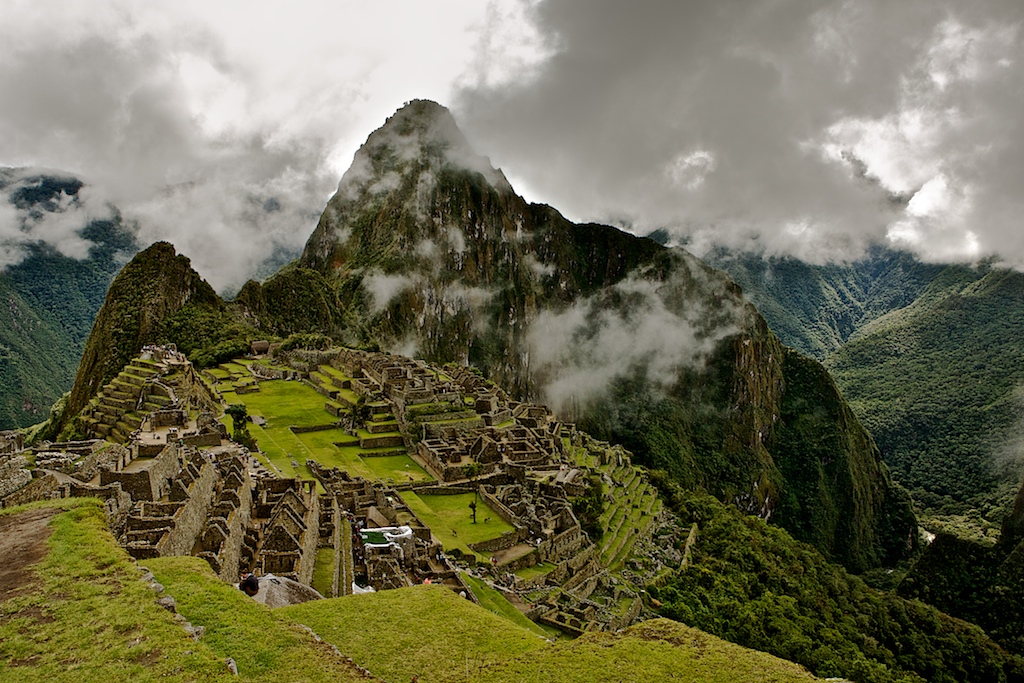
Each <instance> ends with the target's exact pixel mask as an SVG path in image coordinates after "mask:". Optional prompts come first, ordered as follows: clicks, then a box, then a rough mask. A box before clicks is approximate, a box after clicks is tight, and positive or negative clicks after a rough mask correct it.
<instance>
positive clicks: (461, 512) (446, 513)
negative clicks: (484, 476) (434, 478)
mask: <svg viewBox="0 0 1024 683" xmlns="http://www.w3.org/2000/svg"><path fill="white" fill-rule="evenodd" d="M402 499H403V500H405V502H406V503H407V504H408V505H409V507H410V508H412V511H413V512H415V513H416V516H417V517H419V518H420V519H421V520H423V523H424V524H426V525H427V526H428V527H430V530H431V531H432V532H433V534H434V536H436V537H437V539H438V540H439V541H441V544H442V545H443V546H444V547H445V548H446V549H452V548H458V549H459V550H461V551H462V552H464V553H473V554H474V555H476V556H477V557H478V559H483V560H487V559H489V558H490V553H479V552H477V551H475V550H472V549H471V548H470V547H469V544H470V543H479V542H480V541H486V540H488V539H491V538H497V537H498V536H500V535H501V534H503V533H504V532H506V531H511V530H512V529H513V527H512V525H510V524H509V523H508V522H506V521H505V520H503V519H502V518H501V517H499V516H498V515H497V513H495V512H494V511H493V510H491V508H489V507H488V506H487V504H486V503H484V501H483V499H482V498H481V499H478V500H477V499H476V495H475V494H473V493H463V494H459V495H455V496H435V495H419V494H416V493H413V492H412V491H403V492H402ZM473 500H477V506H478V507H477V512H476V518H477V523H476V524H473V518H472V516H471V514H470V510H469V504H470V502H471V501H473ZM487 518H490V521H487V522H485V521H484V520H485V519H487ZM452 530H455V531H456V532H457V534H452Z"/></svg>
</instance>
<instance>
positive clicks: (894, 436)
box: [827, 267, 1024, 508]
mask: <svg viewBox="0 0 1024 683" xmlns="http://www.w3.org/2000/svg"><path fill="white" fill-rule="evenodd" d="M1021 329H1024V274H1021V273H1016V272H1011V271H1005V270H993V271H987V272H986V271H973V270H970V269H967V268H962V267H950V268H947V269H945V270H943V271H942V272H941V273H940V274H939V276H937V277H936V278H935V279H934V280H933V281H932V282H931V283H930V284H929V286H928V287H927V288H926V289H925V291H924V292H923V293H922V295H921V296H919V297H918V298H917V299H916V300H915V301H914V303H913V304H911V305H910V306H907V307H905V308H902V309H899V310H897V311H893V312H892V313H889V314H887V315H885V316H883V317H881V318H879V319H877V320H875V321H874V322H873V323H871V324H870V325H868V326H866V327H865V328H864V329H863V330H862V331H861V332H860V333H858V334H857V335H856V336H855V337H854V338H852V339H851V340H850V341H849V343H847V344H846V345H845V346H844V347H843V348H842V349H840V350H839V351H837V352H836V353H835V354H834V355H833V356H831V357H830V358H829V359H828V362H827V365H828V366H829V368H830V369H831V370H832V372H833V373H834V374H835V376H836V381H837V382H838V383H839V384H840V386H841V387H842V388H843V391H844V393H845V394H846V395H847V397H848V398H849V400H850V404H851V406H852V407H853V408H854V410H855V411H857V412H858V413H859V414H860V415H861V417H862V418H863V419H864V421H865V424H866V425H867V426H868V428H869V429H870V430H871V432H872V434H874V435H875V438H876V439H878V442H879V444H880V445H881V447H882V449H883V452H884V456H885V459H886V461H887V462H888V463H889V464H890V465H891V466H892V467H893V469H894V470H895V471H896V472H897V473H898V476H899V479H900V481H901V482H903V483H904V484H905V485H906V486H907V487H908V488H910V489H911V491H912V492H913V494H914V496H915V497H916V498H918V499H919V500H921V502H922V503H924V504H925V505H927V506H931V507H938V506H940V505H944V504H948V503H961V504H963V503H968V504H971V505H978V506H984V507H985V508H987V507H988V506H991V505H993V504H995V503H996V502H998V501H999V500H1002V499H1006V498H1008V497H1009V496H1012V493H1013V491H1014V490H1015V489H1016V486H1017V484H1018V483H1019V477H1020V473H1021V470H1020V463H1019V462H1018V461H1017V454H1016V446H1015V444H1016V442H1017V438H1016V431H1017V428H1016V427H1017V424H1018V422H1019V420H1020V403H1019V398H1018V393H1017V392H1018V387H1019V386H1020V385H1021V384H1022V383H1024V366H1022V365H1021V363H1020V352H1021V346H1020V330H1021ZM1001 468H1006V469H1001Z"/></svg>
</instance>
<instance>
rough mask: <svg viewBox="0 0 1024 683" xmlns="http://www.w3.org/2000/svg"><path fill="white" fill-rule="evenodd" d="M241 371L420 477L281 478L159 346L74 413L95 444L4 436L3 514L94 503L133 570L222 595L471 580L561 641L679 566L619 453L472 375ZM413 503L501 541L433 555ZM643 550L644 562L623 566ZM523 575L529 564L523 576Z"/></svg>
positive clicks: (378, 357) (311, 363) (341, 367)
mask: <svg viewBox="0 0 1024 683" xmlns="http://www.w3.org/2000/svg"><path fill="white" fill-rule="evenodd" d="M254 350H255V345H254ZM259 350H260V351H261V352H263V353H266V352H267V351H268V350H270V351H272V350H273V348H272V347H269V346H265V345H262V344H261V345H260V347H259ZM247 368H248V370H249V373H250V374H251V377H249V378H246V379H245V381H244V382H241V383H239V384H238V393H243V392H250V391H258V390H259V383H260V382H264V381H273V380H285V381H287V380H292V381H301V382H303V383H306V384H308V385H309V386H310V387H312V388H314V389H315V390H316V391H318V392H320V394H321V395H322V396H323V397H324V402H325V405H324V409H325V410H326V411H327V412H328V413H330V414H331V415H332V416H333V417H334V418H336V420H335V421H334V422H332V423H331V424H330V425H326V427H329V428H341V429H344V430H345V431H346V433H348V434H350V435H352V436H353V438H355V436H356V435H358V439H359V447H360V448H364V449H373V452H374V454H376V455H388V454H392V453H395V454H403V455H406V454H407V455H408V456H409V457H411V458H413V460H414V461H415V462H416V463H418V464H419V465H420V466H422V467H423V469H424V470H425V471H426V472H427V473H429V475H430V476H431V478H432V479H433V480H432V481H401V482H396V481H394V480H369V479H366V478H363V477H358V476H352V475H350V474H349V473H348V472H346V471H343V470H340V469H338V468H332V467H325V466H323V465H321V464H320V463H317V462H316V461H314V460H309V461H307V462H306V463H305V464H306V466H307V467H308V470H309V472H311V473H312V475H313V477H314V479H312V480H302V479H294V478H291V479H289V478H282V477H279V476H277V474H276V473H275V472H274V471H273V470H272V467H268V465H269V464H270V463H269V461H268V460H267V459H266V458H264V457H263V456H262V454H260V453H258V452H249V451H248V450H247V449H246V448H245V447H243V446H241V445H239V444H237V443H234V442H232V441H230V440H229V439H228V430H227V428H226V427H225V425H224V424H223V423H222V422H221V420H224V421H227V420H226V419H225V418H219V416H221V415H223V412H224V409H225V406H224V405H223V401H222V400H221V396H220V395H219V392H218V391H217V389H216V388H215V386H214V382H213V381H211V380H212V379H213V377H212V375H211V376H204V374H208V373H200V372H197V371H196V370H195V369H194V368H193V367H192V365H191V363H190V362H189V361H188V360H187V359H186V358H185V357H184V356H182V355H181V354H179V353H178V352H177V351H176V350H175V349H173V348H165V347H156V346H153V347H146V348H145V349H143V350H142V352H141V354H140V355H139V357H138V358H136V359H135V360H133V361H132V362H131V363H130V364H129V365H128V366H127V367H126V368H124V370H123V371H122V372H121V373H120V374H119V375H118V376H117V377H116V378H114V380H112V381H111V382H110V383H109V384H107V385H106V386H105V387H104V388H103V390H102V391H101V392H100V394H99V395H97V396H96V397H95V398H94V399H93V401H92V402H91V403H90V404H89V406H88V407H87V408H86V409H85V410H83V411H82V413H81V414H80V416H79V417H78V423H77V424H78V427H79V429H80V432H81V433H83V435H85V436H87V437H89V438H87V439H84V440H80V441H75V442H65V443H44V444H40V445H36V446H33V447H32V448H25V445H24V443H22V441H21V439H20V434H18V433H13V432H10V433H0V500H2V502H3V504H4V505H12V504H17V503H20V502H25V501H28V500H36V499H40V498H53V497H67V496H96V497H99V498H101V499H103V500H104V501H105V502H106V507H107V516H108V520H109V522H110V525H111V528H112V530H113V531H114V533H115V534H116V535H117V536H118V537H119V539H120V542H121V544H122V545H123V546H124V548H125V549H126V550H127V551H128V552H129V553H130V554H131V555H132V556H133V557H135V558H137V559H140V560H143V559H145V558H149V557H155V556H163V555H189V554H191V555H196V556H198V557H201V558H203V559H205V560H206V561H207V562H208V563H209V565H210V567H211V568H212V569H213V571H214V572H215V573H216V574H217V575H218V576H220V577H221V578H222V579H224V580H225V581H237V578H238V575H239V572H241V571H254V572H256V573H257V574H258V575H267V574H273V575H275V576H281V577H287V578H289V579H292V580H294V581H297V582H299V583H301V584H305V585H310V584H311V583H312V582H313V575H314V569H315V567H316V566H317V563H318V562H321V563H325V564H323V566H324V567H327V568H328V569H329V570H330V573H329V575H328V576H329V579H328V581H327V582H326V583H321V584H320V586H321V591H322V592H323V593H324V594H325V596H326V597H331V596H342V595H347V594H350V593H353V592H360V591H368V590H387V589H392V588H400V587H404V586H410V585H414V584H417V583H424V582H430V583H440V584H444V585H446V586H449V587H451V588H452V590H454V591H456V592H458V593H460V594H463V595H465V596H466V597H467V598H469V599H473V600H475V599H476V598H475V596H474V592H473V590H472V588H471V585H470V582H469V581H467V579H466V576H467V572H468V573H470V575H472V576H474V577H476V578H477V579H479V580H484V581H486V582H487V583H488V584H490V585H492V586H493V587H495V588H497V589H498V590H500V591H502V592H503V593H504V594H505V595H506V596H507V597H509V599H510V600H512V601H513V603H515V604H518V605H520V606H521V609H522V610H523V611H524V612H525V613H526V614H527V615H528V616H529V617H530V618H532V619H534V620H535V621H538V622H540V623H545V624H548V625H551V626H554V627H556V628H558V629H560V630H562V631H565V632H567V633H570V634H579V633H583V632H584V631H587V630H600V629H617V628H621V627H624V626H626V625H628V624H630V623H632V622H634V621H636V620H637V619H638V618H640V617H641V616H642V612H643V601H642V600H641V596H640V592H641V591H640V590H639V588H640V586H642V585H643V583H644V582H645V581H647V580H649V579H650V578H652V577H653V576H654V575H655V574H656V573H657V572H658V571H659V570H660V569H661V568H662V567H663V566H664V565H665V564H673V563H678V561H679V557H678V556H677V555H678V553H677V552H676V551H675V550H674V549H673V548H674V547H675V545H677V544H676V543H675V540H676V539H670V538H662V539H660V542H655V540H654V535H655V534H659V533H660V534H663V533H667V531H665V530H666V529H668V528H670V525H666V524H665V523H664V522H665V518H664V515H665V514H666V513H664V512H662V511H661V507H660V502H658V500H657V497H656V495H655V494H654V492H653V489H652V488H651V487H650V486H649V484H647V482H646V478H645V475H644V474H643V473H642V471H641V470H639V469H638V468H635V467H633V466H632V464H631V463H630V461H629V455H628V453H626V452H625V451H623V450H622V449H621V448H618V447H611V446H609V445H608V444H605V443H601V442H598V441H595V440H593V439H591V438H590V437H589V436H587V435H586V434H583V433H581V432H579V431H578V430H576V429H575V427H574V426H573V425H571V424H566V423H563V422H560V421H559V420H557V419H556V418H555V417H554V416H553V415H552V413H551V412H550V411H549V410H548V409H547V408H545V407H543V406H539V405H534V404H528V403H522V402H519V401H515V400H513V399H511V398H509V397H508V396H507V395H506V394H505V392H503V391H502V390H501V389H499V388H498V387H496V386H495V385H493V384H492V383H490V382H488V381H487V380H485V379H483V378H482V377H480V376H479V375H478V374H476V373H475V372H474V371H472V370H470V369H467V368H462V367H445V368H443V369H438V368H432V367H430V366H428V365H426V364H425V363H423V362H420V361H415V360H411V359H408V358H404V357H401V356H393V355H390V354H385V353H371V352H365V351H358V350H353V349H344V348H332V349H329V350H327V351H309V350H297V351H292V352H288V353H278V354H277V355H276V356H275V357H274V359H273V362H252V363H249V364H248V365H247ZM256 419H259V418H256ZM292 429H293V430H296V429H299V428H296V427H293V428H292ZM592 487H602V488H603V489H604V490H605V493H604V501H605V505H606V508H607V512H606V515H605V517H606V519H604V518H603V522H604V524H605V535H604V537H603V538H602V539H601V542H600V543H598V542H596V540H597V539H592V538H590V536H589V535H588V534H587V533H586V532H584V531H583V528H582V526H581V521H580V520H579V519H578V518H577V514H576V512H575V511H574V506H573V503H574V501H576V500H578V499H579V498H580V497H581V496H584V495H586V494H587V493H588V491H589V490H590V489H591V488H592ZM407 492H409V493H414V494H417V495H429V496H438V495H442V496H443V495H459V494H470V495H472V496H473V500H474V501H477V502H474V503H473V506H472V507H473V510H472V513H473V515H474V518H473V519H474V522H475V521H476V518H475V515H476V513H477V509H478V507H477V506H479V510H481V511H482V513H483V514H486V515H488V519H490V516H497V517H499V518H500V519H501V520H503V521H504V522H505V523H506V524H507V525H508V526H509V527H511V530H510V531H505V532H504V533H501V534H500V535H499V536H497V537H495V538H490V539H488V540H485V541H483V542H477V543H474V544H470V545H469V548H470V549H471V550H472V551H473V552H472V553H466V552H465V551H464V550H459V549H457V548H448V549H446V548H445V547H444V544H443V543H442V542H441V540H439V539H438V537H437V534H436V533H434V532H433V531H432V530H431V529H430V527H429V526H428V525H427V524H425V523H424V522H423V521H422V520H421V519H420V518H419V517H418V516H417V514H416V513H415V512H414V511H413V509H412V508H411V507H409V505H407V504H406V501H405V500H404V499H403V495H404V494H406V493H407ZM484 511H485V512H484ZM503 528H504V527H503ZM452 533H454V531H453V532H452ZM464 547H465V546H464ZM641 549H643V552H642V555H643V558H644V561H643V562H640V561H637V560H631V559H630V558H631V557H634V556H637V555H638V553H639V551H640V550H641ZM483 557H489V558H490V561H489V562H487V561H484V560H483V559H482V558H483ZM530 568H540V569H538V570H537V571H535V572H534V573H529V572H526V573H525V574H524V571H523V570H529V569H530ZM612 569H616V570H618V571H616V572H614V573H613V572H612V571H611V570H612ZM631 577H632V578H633V579H635V580H632V581H631V580H630V578H631ZM327 586H329V588H327ZM311 593H313V591H311Z"/></svg>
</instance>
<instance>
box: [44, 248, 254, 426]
mask: <svg viewBox="0 0 1024 683" xmlns="http://www.w3.org/2000/svg"><path fill="white" fill-rule="evenodd" d="M255 335H256V333H255V331H253V330H252V329H251V328H249V327H248V326H247V325H245V324H244V323H241V322H239V321H238V320H237V319H236V318H235V317H234V316H232V315H231V313H230V312H229V311H228V308H227V305H226V304H225V303H224V302H223V301H222V300H221V299H220V297H219V296H217V293H216V292H214V291H213V288H212V287H210V285H209V284H208V283H207V282H206V281H205V280H203V279H202V278H201V277H200V276H199V274H198V273H196V272H195V271H194V270H193V269H192V266H191V263H190V262H189V260H188V258H186V257H185V256H181V255H178V254H176V253H175V251H174V247H173V246H171V245H170V244H168V243H166V242H157V243H156V244H154V245H152V246H150V247H148V248H147V249H145V250H144V251H142V252H140V253H139V254H137V255H136V256H135V258H133V259H132V260H131V262H130V263H128V265H126V266H125V267H124V268H123V269H122V270H121V272H120V273H118V275H117V277H116V278H115V279H114V281H113V282H112V283H111V285H110V289H109V290H108V291H107V297H106V299H105V300H104V302H103V306H102V307H101V308H100V311H99V313H98V314H97V316H96V322H95V323H94V325H93V328H92V331H91V332H90V333H89V338H88V340H87V341H86V344H85V351H84V352H83V354H82V362H81V365H80V366H79V368H78V374H77V376H76V377H75V384H74V387H73V388H72V390H71V396H70V397H69V398H68V402H67V408H66V411H65V415H64V417H63V420H62V421H61V422H59V423H58V424H56V425H54V428H55V431H59V429H60V428H61V427H63V424H64V423H67V422H68V421H70V419H71V418H72V417H74V416H75V415H76V414H77V413H78V411H80V410H81V409H82V407H83V406H85V404H86V403H87V402H88V400H89V398H91V397H92V396H94V395H95V394H96V393H97V392H98V391H99V389H100V388H101V387H102V386H103V385H104V384H105V383H106V382H108V381H109V380H110V378H112V377H113V376H114V375H116V374H117V373H118V372H119V371H120V370H121V368H123V367H124V366H125V365H126V364H127V363H128V361H129V360H131V358H132V357H134V356H135V355H136V354H137V353H138V352H139V349H141V348H142V347H143V346H145V345H146V344H162V343H174V344H177V345H178V348H179V350H180V351H182V352H183V353H186V354H188V355H189V356H190V357H191V358H192V360H193V361H194V362H196V363H197V364H198V365H199V366H200V367H202V366H204V365H208V364H212V363H216V362H219V361H221V360H224V359H226V358H229V357H232V356H236V355H238V354H239V353H241V352H243V351H245V350H246V349H247V348H248V345H249V343H250V342H251V341H252V340H253V338H254V337H255Z"/></svg>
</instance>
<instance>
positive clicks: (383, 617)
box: [275, 586, 548, 683]
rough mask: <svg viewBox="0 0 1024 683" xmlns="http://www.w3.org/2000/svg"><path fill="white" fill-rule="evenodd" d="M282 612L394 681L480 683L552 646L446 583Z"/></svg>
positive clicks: (345, 654)
mask: <svg viewBox="0 0 1024 683" xmlns="http://www.w3.org/2000/svg"><path fill="white" fill-rule="evenodd" d="M275 612H277V613H279V614H281V615H282V616H285V617H287V618H290V619H293V620H294V621H297V622H299V623H301V624H306V625H307V626H309V627H310V628H312V629H313V631H314V632H316V634H317V635H319V636H320V637H321V638H323V639H324V640H325V641H327V642H328V643H331V644H333V645H335V646H337V648H338V650H339V651H340V652H341V653H342V655H344V656H345V657H351V658H352V659H353V661H355V662H356V663H358V664H360V665H362V666H365V667H366V668H368V669H369V670H370V671H372V672H373V673H374V674H375V675H376V676H379V677H380V678H381V679H383V680H385V681H393V682H394V683H406V681H408V680H410V679H411V678H412V677H413V676H414V675H417V676H419V678H420V680H421V681H422V682H423V683H441V682H449V683H463V682H464V681H467V680H470V681H477V680H479V676H480V672H481V671H482V670H485V669H487V668H488V667H491V666H495V665H497V664H499V663H500V662H503V661H506V660H508V659H509V658H511V657H516V656H518V655H522V654H525V653H528V652H531V651H536V650H538V649H540V648H544V647H547V646H548V644H547V643H545V642H544V640H543V639H541V638H539V637H537V635H536V634H535V633H533V632H531V631H528V630H527V629H525V628H520V627H519V626H516V625H514V624H512V623H510V622H509V621H508V620H507V619H504V618H502V617H499V616H497V615H496V614H493V613H491V612H489V611H487V610H485V609H480V608H479V607H477V606H476V605H474V604H473V603H472V602H470V601H469V600H465V599H463V598H460V597H459V596H457V595H456V594H455V593H453V592H452V591H450V590H449V589H447V588H444V587H441V586H415V587H412V588H402V589H399V590H389V591H381V592H380V593H369V594H366V595H349V596H346V597H343V598H333V599H331V600H314V601H312V602H306V603H303V604H301V605H291V606H289V607H282V608H280V609H278V610H275ZM467 671H468V672H469V674H470V678H467V675H466V672H467ZM512 680H514V679H512ZM535 680H543V679H535Z"/></svg>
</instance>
